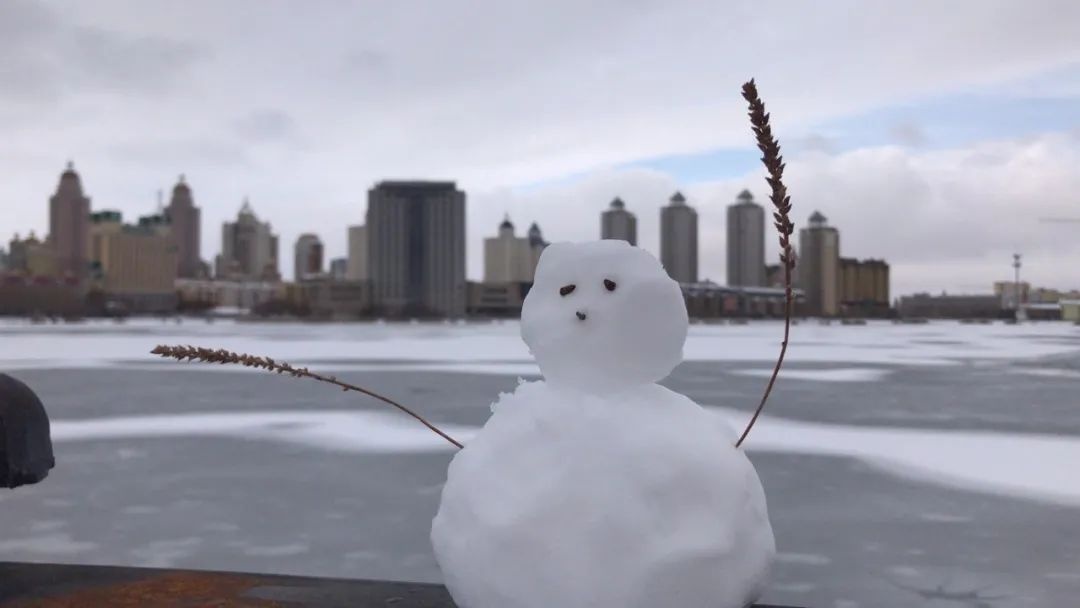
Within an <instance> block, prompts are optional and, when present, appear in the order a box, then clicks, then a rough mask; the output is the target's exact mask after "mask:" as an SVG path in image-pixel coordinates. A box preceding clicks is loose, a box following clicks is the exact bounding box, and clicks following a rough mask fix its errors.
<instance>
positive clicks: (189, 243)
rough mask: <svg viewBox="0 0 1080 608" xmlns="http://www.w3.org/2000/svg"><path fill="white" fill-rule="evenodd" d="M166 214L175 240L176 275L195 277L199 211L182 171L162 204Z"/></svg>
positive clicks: (198, 260) (199, 241)
mask: <svg viewBox="0 0 1080 608" xmlns="http://www.w3.org/2000/svg"><path fill="white" fill-rule="evenodd" d="M165 217H167V218H168V220H169V227H170V229H171V230H172V235H173V240H174V241H175V242H176V260H177V262H176V263H177V268H176V275H177V276H178V277H179V278H182V279H191V278H196V277H198V276H200V275H201V274H202V259H201V257H200V247H201V246H202V236H201V235H202V232H201V221H202V220H201V217H202V215H201V212H200V210H199V208H198V207H196V206H195V199H194V197H193V196H192V194H191V187H190V186H188V184H187V182H186V181H185V180H184V176H183V175H181V176H180V179H179V180H178V181H177V182H176V185H175V186H173V190H172V197H171V198H170V199H169V206H168V207H166V208H165Z"/></svg>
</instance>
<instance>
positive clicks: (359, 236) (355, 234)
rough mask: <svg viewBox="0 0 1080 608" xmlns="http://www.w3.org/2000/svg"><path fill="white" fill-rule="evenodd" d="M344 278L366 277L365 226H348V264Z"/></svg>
mask: <svg viewBox="0 0 1080 608" xmlns="http://www.w3.org/2000/svg"><path fill="white" fill-rule="evenodd" d="M346 278H348V280H350V281H366V280H367V279H368V242H367V226H349V265H348V270H347V272H346Z"/></svg>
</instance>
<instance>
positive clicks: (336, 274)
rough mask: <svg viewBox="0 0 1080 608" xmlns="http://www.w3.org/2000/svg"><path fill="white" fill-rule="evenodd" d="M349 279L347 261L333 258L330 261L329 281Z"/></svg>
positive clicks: (346, 259)
mask: <svg viewBox="0 0 1080 608" xmlns="http://www.w3.org/2000/svg"><path fill="white" fill-rule="evenodd" d="M348 277H349V259H348V258H334V259H332V260H330V280H331V281H345V280H348Z"/></svg>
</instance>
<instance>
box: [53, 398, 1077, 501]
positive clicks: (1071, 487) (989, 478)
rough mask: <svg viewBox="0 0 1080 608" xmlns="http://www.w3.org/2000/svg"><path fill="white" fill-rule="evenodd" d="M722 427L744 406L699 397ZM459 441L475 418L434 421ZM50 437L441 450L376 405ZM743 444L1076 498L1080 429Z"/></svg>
mask: <svg viewBox="0 0 1080 608" xmlns="http://www.w3.org/2000/svg"><path fill="white" fill-rule="evenodd" d="M706 410H707V411H708V412H710V413H713V414H716V415H718V416H720V417H721V418H722V419H723V420H724V421H725V422H726V423H727V424H728V425H729V426H731V427H732V428H739V429H741V428H742V427H743V426H744V425H745V424H746V421H747V419H748V417H749V415H748V414H747V413H746V412H743V411H739V410H735V409H726V408H715V407H708V408H706ZM440 428H442V429H443V430H445V431H446V432H447V433H449V434H450V435H451V436H452V437H454V438H455V439H458V440H459V441H462V442H465V443H468V442H469V441H471V440H472V438H473V437H474V436H476V434H477V432H478V431H479V428H477V427H472V426H456V425H440ZM52 436H53V441H55V442H57V443H61V442H69V441H111V440H116V439H128V438H153V437H188V436H208V437H223V438H232V439H240V440H268V441H278V442H283V443H291V444H299V445H304V446H307V447H312V448H316V449H322V450H327V451H333V452H394V453H399V452H400V453H410V452H440V451H442V452H449V451H452V450H454V447H453V446H451V445H450V444H449V443H447V442H446V441H445V440H444V439H442V438H440V437H439V436H437V435H435V434H434V433H432V432H431V431H429V430H427V429H425V428H424V427H423V426H420V425H419V424H417V423H416V422H415V421H413V420H411V419H409V418H404V417H403V416H402V415H401V414H398V413H397V412H381V411H340V410H327V411H317V410H315V411H313V410H305V411H302V412H300V411H271V412H243V413H216V412H215V413H204V414H183V415H170V416H130V417H127V416H125V417H117V418H94V419H90V420H66V419H60V420H54V421H53V422H52ZM746 447H747V449H749V450H750V451H751V452H762V453H792V454H810V455H825V456H846V457H851V458H856V459H859V460H861V461H863V462H866V463H868V464H870V465H872V466H875V467H877V468H880V469H881V470H883V471H886V472H889V473H894V474H898V475H902V476H904V477H909V478H913V479H917V480H921V481H927V482H931V483H935V484H939V485H943V486H947V487H960V488H965V489H969V490H973V491H979V492H986V493H993V494H1001V495H1006V496H1015V497H1019V498H1027V499H1034V500H1039V501H1043V502H1050V503H1056V504H1063V505H1072V506H1080V483H1077V481H1076V473H1075V469H1076V463H1078V462H1080V438H1077V437H1068V436H1055V435H1044V434H1028V433H999V432H992V433H979V432H972V431H934V430H926V429H905V428H893V427H872V426H850V425H835V424H817V423H811V422H802V421H798V420H789V419H784V418H777V417H774V416H769V415H763V416H762V417H761V419H760V420H758V423H757V425H755V426H754V432H753V433H752V434H751V435H750V438H749V439H747V442H746Z"/></svg>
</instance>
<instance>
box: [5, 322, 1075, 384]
mask: <svg viewBox="0 0 1080 608" xmlns="http://www.w3.org/2000/svg"><path fill="white" fill-rule="evenodd" d="M781 329H782V326H781V324H780V323H779V322H758V323H750V324H747V325H693V326H691V328H690V335H689V338H688V339H687V344H686V349H685V353H684V356H685V359H686V360H687V361H752V362H753V361H760V362H772V361H774V360H775V359H776V355H777V352H778V349H779V343H780V339H781V336H782V333H781ZM157 344H194V345H198V346H210V347H214V348H225V349H228V350H234V351H240V352H249V353H251V354H257V355H264V356H270V357H274V358H276V359H282V360H287V361H289V362H291V363H294V364H310V365H316V364H318V365H321V366H323V367H332V368H333V369H349V368H354V367H355V368H357V369H364V367H363V366H365V365H366V364H370V363H376V362H396V363H398V364H404V363H407V364H409V365H420V364H424V365H436V366H437V367H439V368H440V369H458V370H460V371H469V372H474V371H480V372H489V373H509V374H516V373H525V372H527V371H528V370H532V371H535V367H532V365H533V364H532V358H531V357H530V355H529V351H528V349H527V348H526V347H525V345H524V343H523V342H522V341H521V338H520V336H519V327H518V324H517V323H516V322H513V321H506V322H493V323H468V324H459V323H443V324H426V323H425V324H409V323H404V324H397V323H395V324H389V323H387V324H347V325H346V324H334V325H329V324H328V325H320V324H286V323H268V324H251V323H236V322H230V321H218V322H216V323H212V324H210V323H205V322H201V321H190V320H189V321H186V322H184V323H183V324H180V325H177V324H174V323H172V322H161V321H153V320H136V321H130V322H127V323H124V324H115V323H111V322H92V323H84V324H79V325H31V324H28V323H25V322H11V321H7V322H3V323H0V369H33V368H48V367H92V366H106V365H113V366H124V367H133V366H138V365H139V364H140V363H151V364H152V363H157V362H158V361H157V360H156V358H154V357H153V356H151V355H150V354H149V352H150V350H151V349H152V348H153V347H154V346H155V345H157ZM1069 352H1080V327H1076V326H1074V325H1070V324H1066V323H1040V324H1026V325H1005V324H1000V323H999V324H994V325H962V324H959V323H953V322H940V323H932V324H928V325H894V324H892V323H888V322H873V323H870V324H869V325H863V326H858V325H852V326H845V325H838V324H834V325H828V326H825V325H819V324H817V323H802V324H800V325H797V326H795V327H794V328H793V329H792V338H791V342H790V346H789V349H788V359H787V360H788V361H790V362H793V363H799V362H823V363H855V362H858V363H866V364H899V365H948V364H955V363H958V362H960V361H964V360H976V359H977V360H1010V359H1030V358H1036V357H1042V356H1048V355H1060V354H1065V353H1069ZM357 366H359V367H357ZM451 366H454V367H451ZM508 366H509V367H508Z"/></svg>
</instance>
